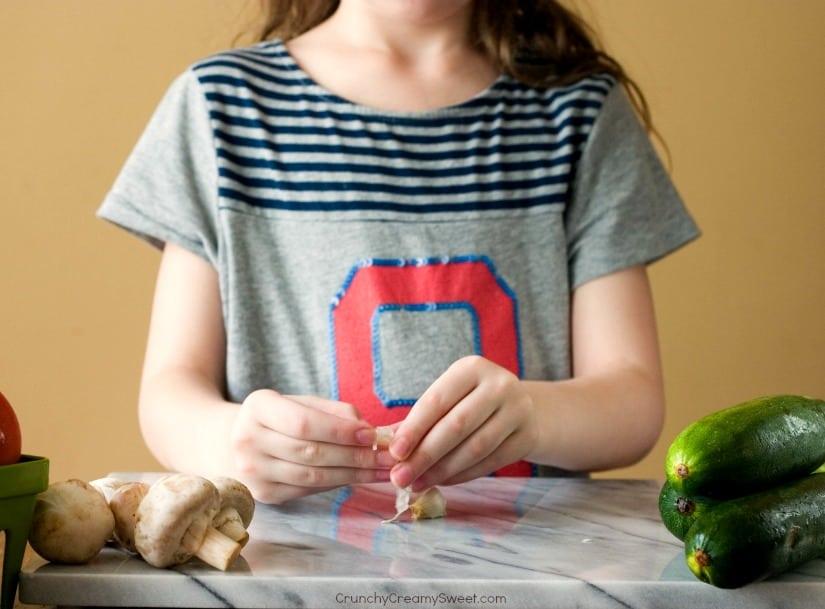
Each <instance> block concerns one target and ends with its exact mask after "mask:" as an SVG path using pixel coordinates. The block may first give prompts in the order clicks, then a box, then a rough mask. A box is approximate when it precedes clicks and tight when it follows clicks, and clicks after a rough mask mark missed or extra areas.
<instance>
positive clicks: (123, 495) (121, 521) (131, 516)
mask: <svg viewBox="0 0 825 609" xmlns="http://www.w3.org/2000/svg"><path fill="white" fill-rule="evenodd" d="M148 492H149V485H148V484H146V483H145V482H127V483H125V484H122V485H121V486H119V487H118V488H117V489H116V490H115V492H114V493H112V496H111V498H110V499H109V508H110V509H111V510H112V514H113V515H114V517H115V541H117V542H118V543H119V544H120V545H121V546H123V548H125V549H126V550H129V551H130V552H137V548H135V517H136V514H137V509H138V506H139V505H140V503H141V501H143V498H144V497H145V496H146V493H148Z"/></svg>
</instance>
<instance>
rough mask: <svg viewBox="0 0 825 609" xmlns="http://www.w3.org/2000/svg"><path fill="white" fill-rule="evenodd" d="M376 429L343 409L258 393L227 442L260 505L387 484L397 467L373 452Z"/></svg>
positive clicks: (328, 402) (316, 401)
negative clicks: (343, 488) (351, 487)
mask: <svg viewBox="0 0 825 609" xmlns="http://www.w3.org/2000/svg"><path fill="white" fill-rule="evenodd" d="M374 441H375V430H374V429H373V428H372V427H371V426H370V425H369V424H368V423H366V422H364V421H362V420H360V418H359V416H357V411H356V410H355V409H354V408H353V407H352V406H350V405H348V404H343V403H341V402H334V401H331V400H323V399H321V398H314V397H305V396H301V397H293V396H283V395H281V394H278V393H277V392H274V391H269V390H262V391H257V392H255V393H253V394H251V395H250V396H249V397H247V399H246V400H245V401H244V403H243V404H242V405H241V408H240V411H239V413H238V417H237V418H236V422H235V426H234V428H233V431H232V434H231V439H230V443H231V446H232V450H233V456H234V459H235V466H236V468H237V470H238V471H239V472H240V474H241V476H242V477H243V478H244V479H247V480H250V484H251V486H250V489H252V488H255V489H256V491H253V492H257V495H256V497H258V498H259V499H260V500H261V501H271V502H275V503H278V502H282V501H286V500H288V499H291V498H295V497H298V496H303V495H307V494H310V493H314V492H319V491H322V490H326V489H330V488H335V487H338V486H342V485H346V484H355V483H367V482H376V481H386V480H388V479H389V468H390V467H391V466H392V465H393V464H395V463H396V461H395V459H393V458H392V457H391V456H390V455H389V453H388V452H387V451H386V450H379V451H375V450H373V448H372V445H373V443H374Z"/></svg>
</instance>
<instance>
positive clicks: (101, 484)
mask: <svg viewBox="0 0 825 609" xmlns="http://www.w3.org/2000/svg"><path fill="white" fill-rule="evenodd" d="M89 484H91V485H92V486H93V487H95V488H96V489H97V490H99V491H100V492H101V493H103V496H104V497H105V498H106V503H109V500H110V499H111V498H112V495H113V494H114V492H115V491H116V490H117V489H118V488H120V487H121V486H123V485H124V484H127V481H126V480H122V479H120V478H111V477H106V478H98V479H97V480H92V481H90V482H89Z"/></svg>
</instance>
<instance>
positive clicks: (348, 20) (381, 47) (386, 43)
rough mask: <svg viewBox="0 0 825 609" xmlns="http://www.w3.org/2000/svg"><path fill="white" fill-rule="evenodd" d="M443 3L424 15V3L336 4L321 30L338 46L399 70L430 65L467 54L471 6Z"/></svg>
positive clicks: (360, 0) (364, 0) (365, 0)
mask: <svg viewBox="0 0 825 609" xmlns="http://www.w3.org/2000/svg"><path fill="white" fill-rule="evenodd" d="M453 4H454V3H452V2H446V3H444V5H443V6H442V8H441V10H438V8H435V9H433V8H430V9H429V10H426V8H427V7H426V6H424V7H423V8H422V6H421V5H427V3H426V2H423V3H414V2H396V1H395V0H390V1H389V2H387V1H386V0H383V1H377V2H376V1H374V0H373V1H370V0H341V4H340V6H339V8H338V10H337V11H336V12H335V14H334V15H333V16H332V17H331V18H330V19H329V21H328V22H327V26H328V27H330V28H333V29H335V30H336V31H337V34H338V35H339V36H340V40H342V41H346V43H348V44H350V45H352V47H353V48H360V49H362V51H364V52H368V53H371V54H376V55H383V56H384V57H386V58H387V59H388V60H390V61H393V62H399V63H401V64H407V65H414V64H422V65H432V64H431V62H432V61H434V60H436V61H438V60H440V61H444V60H449V58H453V57H462V56H465V55H466V54H467V53H468V52H473V51H472V49H471V47H470V44H469V37H468V32H469V27H470V18H471V13H472V3H459V5H457V6H456V7H455V8H453V9H452V10H447V7H452V5H453Z"/></svg>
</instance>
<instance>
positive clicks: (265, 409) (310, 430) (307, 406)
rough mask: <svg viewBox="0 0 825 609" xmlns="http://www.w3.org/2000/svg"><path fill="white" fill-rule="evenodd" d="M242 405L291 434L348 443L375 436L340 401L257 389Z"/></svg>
mask: <svg viewBox="0 0 825 609" xmlns="http://www.w3.org/2000/svg"><path fill="white" fill-rule="evenodd" d="M244 407H246V408H249V409H251V410H252V411H253V417H254V418H255V419H256V420H257V421H258V422H259V423H260V424H261V425H262V426H263V427H265V428H268V429H272V430H275V431H277V432H279V433H281V434H282V435H284V436H288V437H291V438H298V439H302V440H314V441H318V442H331V443H334V444H344V445H348V446H372V443H373V441H374V439H375V431H374V430H373V428H372V426H371V425H370V424H369V423H367V422H366V421H363V420H361V419H360V418H359V417H356V416H355V414H354V413H355V412H356V411H355V409H354V408H353V407H352V406H351V405H349V404H344V403H343V402H334V401H331V400H324V399H322V398H318V397H313V396H300V397H296V396H284V395H281V394H279V393H277V392H275V391H271V390H260V391H256V392H254V393H252V394H250V395H249V397H247V399H246V400H245V401H244Z"/></svg>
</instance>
